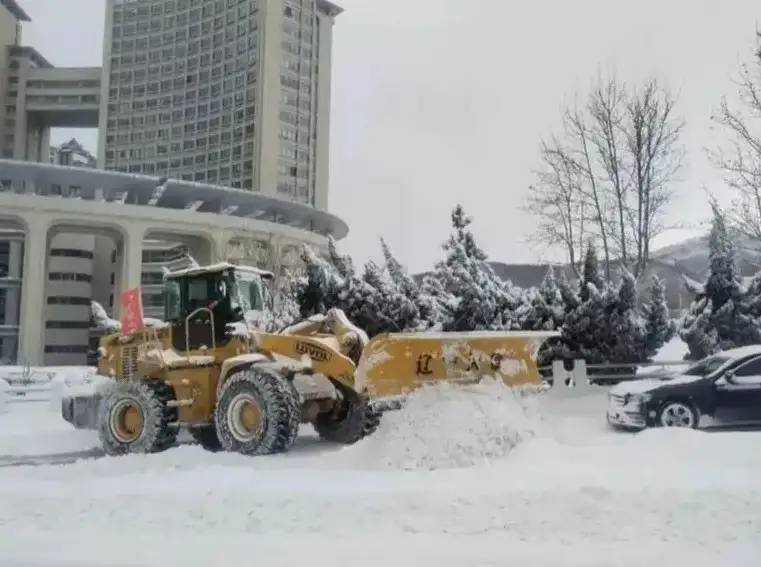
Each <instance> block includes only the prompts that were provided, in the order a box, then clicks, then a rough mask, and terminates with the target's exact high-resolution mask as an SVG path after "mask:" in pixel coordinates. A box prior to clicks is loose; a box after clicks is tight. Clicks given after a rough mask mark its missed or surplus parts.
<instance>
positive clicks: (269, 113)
mask: <svg viewBox="0 0 761 567" xmlns="http://www.w3.org/2000/svg"><path fill="white" fill-rule="evenodd" d="M106 10H107V13H106V37H105V46H104V51H105V53H104V59H103V65H104V68H103V80H102V87H101V88H102V90H101V100H102V101H103V104H102V105H101V113H100V131H101V138H100V140H101V141H100V147H99V155H98V158H99V161H100V163H101V164H102V166H103V167H105V168H106V169H115V170H118V171H125V172H133V173H145V174H150V175H159V176H166V177H170V178H178V179H185V180H192V181H197V182H203V183H210V184H219V185H227V186H231V187H236V188H241V189H245V190H249V191H258V192H261V193H263V194H267V195H270V196H273V197H279V198H284V199H289V200H296V201H299V202H303V203H308V204H311V205H313V206H315V207H318V208H321V209H324V208H326V206H327V193H328V144H329V142H328V136H329V131H328V130H329V113H330V71H331V41H332V27H333V20H334V18H335V16H336V15H338V14H339V13H340V12H341V9H340V8H338V7H337V6H335V5H333V4H331V3H329V2H326V1H324V0H203V1H202V0H108V3H107V9H106Z"/></svg>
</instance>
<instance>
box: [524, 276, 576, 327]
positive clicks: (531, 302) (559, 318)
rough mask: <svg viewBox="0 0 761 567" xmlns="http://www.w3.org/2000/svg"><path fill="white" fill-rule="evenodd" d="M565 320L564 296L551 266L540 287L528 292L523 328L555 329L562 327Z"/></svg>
mask: <svg viewBox="0 0 761 567" xmlns="http://www.w3.org/2000/svg"><path fill="white" fill-rule="evenodd" d="M564 320H565V307H564V305H563V296H562V294H561V291H560V287H559V285H558V282H557V279H556V278H555V270H553V268H552V266H549V267H548V268H547V273H546V274H545V276H544V279H542V283H541V284H540V285H539V288H538V289H535V290H530V291H529V292H528V293H527V301H526V303H525V304H524V305H523V307H522V313H521V316H520V322H521V328H522V329H526V330H531V331H554V330H557V329H559V328H560V327H562V325H563V322H564Z"/></svg>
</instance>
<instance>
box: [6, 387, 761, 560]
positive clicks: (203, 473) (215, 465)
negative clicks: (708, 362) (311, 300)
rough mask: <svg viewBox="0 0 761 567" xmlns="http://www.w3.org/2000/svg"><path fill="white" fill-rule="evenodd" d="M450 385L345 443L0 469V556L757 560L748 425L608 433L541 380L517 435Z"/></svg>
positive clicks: (32, 452) (87, 442) (31, 448)
mask: <svg viewBox="0 0 761 567" xmlns="http://www.w3.org/2000/svg"><path fill="white" fill-rule="evenodd" d="M454 402H456V403H449V404H444V405H442V406H441V409H440V410H435V411H432V412H431V413H430V414H429V415H422V416H421V415H419V414H418V415H416V416H414V419H410V420H408V421H407V422H405V421H404V420H403V419H402V420H401V421H400V419H398V418H397V419H392V420H390V422H389V423H391V425H389V426H386V427H385V429H382V430H381V431H379V435H378V437H377V438H375V439H368V440H367V441H365V442H363V443H361V444H359V445H357V446H354V447H349V448H343V447H337V446H332V445H327V444H324V443H321V442H319V441H318V440H317V439H316V438H315V437H314V435H313V434H311V433H310V430H309V428H304V433H305V435H304V436H302V438H301V439H299V442H298V444H297V446H296V447H295V448H294V450H293V451H292V452H291V453H290V454H288V455H282V456H275V457H267V458H257V459H249V458H245V457H242V456H239V455H231V454H210V453H206V452H204V451H202V450H201V449H200V448H198V447H196V446H190V445H185V446H181V447H177V448H175V449H172V450H169V451H167V452H165V453H163V454H159V455H149V456H139V455H132V456H127V457H121V458H108V457H106V458H101V459H85V460H81V461H78V462H76V463H73V464H66V465H39V466H13V467H4V468H0V565H2V566H9V565H10V566H17V565H19V566H20V565H36V566H42V565H45V566H50V565H66V566H74V565H76V566H80V565H84V566H90V565H108V566H111V565H120V566H138V565H140V566H143V565H175V564H177V565H179V564H182V565H227V564H230V563H233V561H235V562H238V561H243V562H244V564H251V565H254V564H256V565H266V566H269V565H294V564H297V562H298V563H299V564H302V563H303V564H310V565H316V566H320V565H335V564H336V563H344V564H347V565H384V566H387V565H388V564H389V563H391V564H396V565H437V566H448V565H462V564H463V563H467V564H469V565H505V564H516V563H517V564H520V565H547V566H550V565H552V566H555V565H561V566H566V565H569V566H570V565H573V566H576V565H600V566H610V565H621V566H638V567H639V566H641V565H644V564H647V563H649V562H653V563H656V562H657V563H659V564H662V563H664V562H665V563H675V562H679V563H680V564H685V565H690V567H696V566H703V565H705V566H708V565H710V566H712V567H715V566H717V565H728V566H729V565H731V566H733V567H734V566H748V567H750V566H754V567H757V566H758V565H759V564H761V542H760V541H759V534H761V474H759V472H760V471H761V451H759V450H758V448H759V447H761V433H757V432H743V433H736V432H733V433H702V432H695V431H673V430H672V431H665V430H654V431H647V432H644V433H641V434H636V435H631V434H621V433H616V432H612V431H609V430H608V429H607V427H606V426H605V424H604V420H603V415H604V407H605V400H604V396H603V393H596V394H594V395H590V396H585V397H577V398H574V399H569V400H564V401H562V402H561V401H560V400H551V399H542V400H541V401H540V402H539V405H538V407H536V408H534V409H535V411H536V412H538V417H537V416H533V417H531V419H532V420H534V422H533V425H534V426H535V427H534V430H533V431H532V433H531V435H518V436H517V437H513V436H512V434H510V435H507V436H504V437H500V429H499V428H500V427H508V426H509V427H510V428H518V429H520V428H527V427H529V426H530V425H531V424H528V425H527V423H528V422H525V423H524V422H520V423H518V422H516V421H515V419H513V418H511V419H509V420H506V421H505V420H504V419H503V416H501V415H497V414H496V413H495V412H502V411H503V410H501V409H500V407H501V406H499V405H497V404H490V403H488V402H485V401H484V400H475V401H474V400H472V399H458V400H455V401H454ZM432 407H434V406H432ZM507 407H508V409H510V408H509V406H507ZM463 411H469V412H470V415H472V416H475V420H476V421H475V423H477V424H480V423H481V422H482V421H484V420H485V421H490V422H491V423H492V424H493V425H492V427H491V429H489V428H484V427H483V426H481V425H475V426H470V427H462V423H463V419H462V413H463ZM437 420H438V423H437ZM471 421H472V420H471ZM444 422H446V423H444ZM453 423H454V425H452V424H453ZM405 424H406V425H407V426H409V427H410V429H411V430H412V429H413V428H414V429H415V431H414V432H412V431H411V432H410V435H409V438H402V436H401V432H402V431H403V428H404V426H405ZM433 433H440V434H441V436H442V437H445V438H447V439H448V440H449V441H448V442H446V443H445V442H444V441H443V440H434V437H432V436H431V435H432V434H433ZM487 433H488V435H489V439H486V438H482V437H483V436H484V435H486V434H487ZM453 438H456V439H453ZM495 438H497V439H500V442H499V443H498V444H497V445H494V439H495ZM508 442H509V443H508ZM513 442H515V443H517V445H516V446H515V447H514V448H512V450H509V449H510V447H509V446H506V445H505V446H502V445H503V444H504V443H508V444H509V445H511V444H512V443H513ZM498 445H499V446H498ZM96 447H97V441H96V439H95V436H94V435H93V434H92V433H91V432H82V431H75V430H73V429H70V428H69V426H68V424H66V423H64V422H62V421H61V420H60V418H58V416H57V415H56V414H54V413H50V412H49V411H48V410H47V408H46V407H45V404H24V405H21V404H19V405H14V407H12V409H11V411H10V413H8V414H4V415H0V458H2V459H6V460H7V459H8V458H11V459H17V460H18V459H19V458H27V459H31V460H32V461H35V464H36V463H39V460H40V458H41V457H40V455H44V454H48V453H57V454H60V453H70V452H72V451H85V452H89V451H91V450H93V449H95V448H96ZM500 447H501V449H500ZM479 449H483V451H484V454H486V453H488V454H494V451H495V450H503V452H504V453H506V455H505V456H503V457H498V458H491V459H486V458H482V459H479V457H478V454H479V453H478V450H479ZM486 449H488V451H487V450H486ZM457 451H459V452H460V454H462V453H464V454H468V455H470V457H469V458H470V459H471V461H473V462H472V463H470V464H468V465H467V466H466V465H464V464H462V463H459V462H457V461H456V460H451V459H453V456H454V455H455V453H456V452H457ZM381 453H383V454H381ZM442 455H443V457H442ZM447 455H449V457H448V458H450V460H451V464H452V465H456V466H454V468H440V469H439V470H427V467H428V466H429V465H430V463H431V462H434V461H431V458H433V457H438V461H435V462H436V466H442V465H443V464H446V462H447V461H446V459H445V458H444V457H446V456H447ZM400 467H403V468H405V469H409V470H400Z"/></svg>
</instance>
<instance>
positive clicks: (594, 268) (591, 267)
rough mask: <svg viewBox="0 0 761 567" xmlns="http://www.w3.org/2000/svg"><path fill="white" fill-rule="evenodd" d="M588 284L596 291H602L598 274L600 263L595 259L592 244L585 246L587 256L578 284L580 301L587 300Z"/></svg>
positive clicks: (595, 254)
mask: <svg viewBox="0 0 761 567" xmlns="http://www.w3.org/2000/svg"><path fill="white" fill-rule="evenodd" d="M589 284H592V285H593V286H595V287H596V288H597V290H598V291H602V289H603V280H602V275H601V274H600V262H599V261H598V259H597V249H596V248H595V246H594V244H593V243H592V242H589V244H588V245H587V254H586V256H585V257H584V271H583V274H582V279H581V282H580V284H579V297H580V299H581V301H586V300H587V299H588V298H589Z"/></svg>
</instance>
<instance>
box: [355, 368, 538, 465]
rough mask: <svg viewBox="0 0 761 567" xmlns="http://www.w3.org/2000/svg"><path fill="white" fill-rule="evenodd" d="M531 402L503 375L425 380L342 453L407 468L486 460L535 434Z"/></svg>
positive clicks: (359, 462) (363, 462) (361, 460)
mask: <svg viewBox="0 0 761 567" xmlns="http://www.w3.org/2000/svg"><path fill="white" fill-rule="evenodd" d="M532 402H533V397H532V396H529V395H527V394H524V393H521V392H520V391H517V390H513V389H510V388H508V387H506V386H505V385H504V383H503V382H502V381H500V380H485V381H482V382H480V383H478V384H473V385H467V386H462V385H456V384H449V383H444V384H439V385H435V386H427V387H424V388H422V389H420V390H418V391H417V392H415V393H413V394H412V395H411V396H410V397H409V398H408V400H407V402H406V403H405V405H404V407H403V408H402V409H400V410H398V411H391V412H387V413H385V414H384V415H383V419H382V420H381V425H380V427H379V428H378V431H377V432H376V433H375V434H374V435H371V436H370V437H368V438H366V439H364V440H363V441H361V442H360V443H358V444H356V445H354V446H353V447H349V448H347V449H346V451H345V455H344V456H347V457H348V458H350V459H351V460H352V461H354V462H355V464H357V465H360V466H369V467H372V468H375V467H379V468H391V469H403V470H416V469H424V470H433V469H449V468H462V467H469V466H474V465H480V464H486V463H489V462H490V461H491V460H493V459H498V458H501V457H504V456H505V455H507V454H508V453H510V451H511V450H512V449H513V447H515V446H516V445H517V444H519V443H521V442H522V441H524V440H526V439H530V438H532V437H533V436H534V435H535V434H536V432H537V431H538V426H539V420H538V417H537V413H536V411H535V406H534V404H533V403H532Z"/></svg>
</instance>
